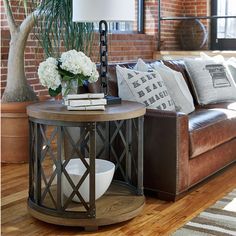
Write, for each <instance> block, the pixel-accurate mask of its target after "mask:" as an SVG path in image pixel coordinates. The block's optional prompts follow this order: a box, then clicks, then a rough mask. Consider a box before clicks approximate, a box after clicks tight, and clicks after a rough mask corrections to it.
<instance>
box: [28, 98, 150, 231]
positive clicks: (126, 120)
mask: <svg viewBox="0 0 236 236" xmlns="http://www.w3.org/2000/svg"><path fill="white" fill-rule="evenodd" d="M145 112H146V109H145V107H144V105H142V104H139V103H136V102H128V101H122V104H119V105H110V106H107V107H106V110H105V111H68V110H67V109H66V107H65V106H64V105H62V104H61V102H60V101H56V102H55V101H53V102H52V101H50V102H41V103H37V104H33V105H30V106H28V108H27V113H28V116H29V123H30V162H29V170H30V171H29V197H28V210H29V212H30V214H31V215H32V216H33V217H35V218H37V219H39V220H42V221H45V222H48V223H52V224H58V225H65V226H82V227H84V228H85V230H96V229H97V228H98V226H102V225H109V224H114V223H119V222H123V221H126V220H129V219H132V218H133V217H135V216H137V215H138V214H139V213H140V212H141V210H142V208H143V206H144V204H145V198H144V195H143V116H144V114H145ZM74 158H79V159H80V160H81V161H84V162H85V158H89V163H88V164H87V166H86V171H85V173H84V175H83V177H82V178H81V180H80V181H79V183H77V184H75V183H74V182H73V181H72V180H71V176H70V174H69V173H67V170H66V166H67V165H68V163H69V161H70V160H71V159H74ZM96 158H97V159H106V160H109V161H112V162H113V163H114V164H115V174H114V177H113V181H112V184H111V186H110V187H109V189H108V190H107V191H106V193H105V194H104V195H103V196H102V197H101V198H99V199H97V200H95V167H96V166H95V160H96ZM87 176H89V177H88V178H89V201H85V200H84V199H83V197H82V195H81V194H80V186H81V185H82V183H83V181H84V179H85V178H86V177H87ZM63 178H65V179H66V181H67V184H68V185H70V188H71V189H72V191H71V194H70V195H69V196H65V194H63V191H62V189H63V186H62V184H63V183H65V182H63V181H62V180H63ZM75 196H77V197H79V199H80V200H81V201H80V202H79V203H78V202H74V201H73V198H74V197H75Z"/></svg>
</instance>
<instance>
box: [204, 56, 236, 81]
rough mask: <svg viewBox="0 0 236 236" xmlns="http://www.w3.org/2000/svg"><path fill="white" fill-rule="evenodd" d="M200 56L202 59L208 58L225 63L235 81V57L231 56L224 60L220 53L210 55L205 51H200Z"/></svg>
mask: <svg viewBox="0 0 236 236" xmlns="http://www.w3.org/2000/svg"><path fill="white" fill-rule="evenodd" d="M200 56H201V58H202V59H209V60H213V61H214V62H216V63H223V64H226V65H227V66H228V68H229V71H230V73H231V75H232V77H233V79H234V81H235V82H236V58H235V57H231V58H229V59H228V60H227V61H226V60H225V59H224V57H223V56H222V55H216V56H213V57H210V56H208V55H207V54H206V53H204V52H201V53H200Z"/></svg>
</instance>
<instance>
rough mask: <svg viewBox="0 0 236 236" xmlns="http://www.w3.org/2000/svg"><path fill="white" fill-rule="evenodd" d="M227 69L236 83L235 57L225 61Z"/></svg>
mask: <svg viewBox="0 0 236 236" xmlns="http://www.w3.org/2000/svg"><path fill="white" fill-rule="evenodd" d="M226 63H227V65H228V67H229V70H230V72H231V75H232V77H233V79H234V82H235V83H236V58H235V57H231V58H230V59H228V60H227V61H226Z"/></svg>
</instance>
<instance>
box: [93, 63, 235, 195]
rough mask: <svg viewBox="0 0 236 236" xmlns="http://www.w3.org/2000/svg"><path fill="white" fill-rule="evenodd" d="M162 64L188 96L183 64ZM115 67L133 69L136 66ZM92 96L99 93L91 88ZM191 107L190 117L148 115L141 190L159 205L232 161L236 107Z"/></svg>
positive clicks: (112, 73) (112, 80) (113, 88)
mask: <svg viewBox="0 0 236 236" xmlns="http://www.w3.org/2000/svg"><path fill="white" fill-rule="evenodd" d="M160 63H164V64H166V65H167V66H169V67H170V68H172V69H174V70H176V71H179V72H181V73H182V74H183V76H184V78H185V80H186V82H187V84H188V86H189V89H190V91H191V92H192V89H191V86H190V83H189V76H188V73H187V72H186V70H185V66H184V63H183V62H182V61H181V60H179V61H162V62H160ZM119 65H122V66H125V67H133V66H134V65H135V63H122V64H120V63H119ZM115 66H116V65H110V66H109V68H108V77H109V93H110V94H111V95H117V92H118V90H117V82H116V70H115ZM90 91H91V92H94V91H97V90H96V88H95V87H94V85H93V86H91V87H90ZM192 95H193V97H194V94H193V93H192ZM194 99H195V97H194ZM195 105H196V110H195V111H194V112H192V113H191V114H189V115H186V114H184V113H179V112H169V111H160V110H151V109H147V113H146V115H145V119H144V188H145V190H146V191H147V192H152V193H155V195H156V196H157V197H158V198H160V199H164V200H176V199H178V198H179V197H180V196H182V195H183V194H184V193H186V192H187V191H188V190H189V189H190V188H191V187H193V186H195V185H196V184H198V183H199V182H202V181H203V180H204V179H206V178H208V177H209V176H211V175H213V174H215V173H216V172H218V171H220V170H221V169H223V168H225V167H226V166H228V165H229V164H232V163H235V161H236V102H235V103H221V104H214V105H209V106H204V107H201V106H199V105H197V102H196V99H195Z"/></svg>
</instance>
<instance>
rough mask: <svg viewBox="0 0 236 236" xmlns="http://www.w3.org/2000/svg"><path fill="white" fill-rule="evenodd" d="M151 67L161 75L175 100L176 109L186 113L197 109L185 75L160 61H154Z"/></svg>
mask: <svg viewBox="0 0 236 236" xmlns="http://www.w3.org/2000/svg"><path fill="white" fill-rule="evenodd" d="M151 67H153V68H154V69H155V70H156V71H157V72H158V73H159V74H160V75H161V78H162V79H163V81H164V83H165V85H166V87H167V89H168V91H169V94H170V96H171V98H172V99H173V101H174V104H175V109H176V111H180V112H183V113H186V114H189V113H191V112H193V111H194V110H195V107H194V103H193V97H192V95H191V93H190V91H189V88H188V86H187V84H186V82H185V80H184V78H183V75H182V74H181V73H180V72H177V71H174V70H172V69H170V68H169V67H167V66H165V65H163V64H160V63H152V64H151Z"/></svg>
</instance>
